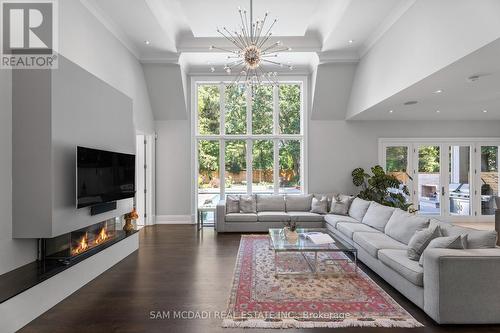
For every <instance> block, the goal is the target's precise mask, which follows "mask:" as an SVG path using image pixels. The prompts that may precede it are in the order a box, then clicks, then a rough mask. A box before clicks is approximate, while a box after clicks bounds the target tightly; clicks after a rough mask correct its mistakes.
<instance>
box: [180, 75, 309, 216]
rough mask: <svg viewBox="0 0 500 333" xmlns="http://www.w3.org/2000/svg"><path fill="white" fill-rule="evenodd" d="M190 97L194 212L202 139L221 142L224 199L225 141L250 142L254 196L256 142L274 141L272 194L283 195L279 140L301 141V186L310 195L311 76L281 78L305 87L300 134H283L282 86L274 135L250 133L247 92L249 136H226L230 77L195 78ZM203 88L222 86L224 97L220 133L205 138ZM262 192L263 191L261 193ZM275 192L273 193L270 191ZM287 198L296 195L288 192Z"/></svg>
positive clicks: (249, 186) (249, 176) (249, 164)
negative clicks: (201, 127) (201, 128)
mask: <svg viewBox="0 0 500 333" xmlns="http://www.w3.org/2000/svg"><path fill="white" fill-rule="evenodd" d="M190 79H191V85H190V89H191V91H190V97H191V120H192V121H191V152H192V154H191V156H192V161H191V168H192V175H193V178H192V189H193V191H192V193H194V196H193V198H192V205H193V207H194V208H195V209H194V213H195V214H196V210H197V209H198V206H199V203H198V195H199V189H198V169H199V165H198V143H199V141H200V140H214V141H218V142H219V155H220V156H219V175H220V180H221V185H222V186H221V187H220V191H219V194H220V197H221V198H225V195H226V191H225V186H224V184H223V182H224V180H225V142H226V141H228V140H245V142H246V164H247V168H246V171H247V175H246V176H247V179H246V181H247V188H246V193H248V194H252V192H253V191H252V183H253V149H252V148H253V142H254V141H255V140H271V141H272V142H273V157H274V158H273V159H274V163H273V192H272V194H285V193H283V192H280V186H279V185H280V184H279V141H280V140H298V141H299V142H300V144H301V149H300V151H301V156H300V186H301V193H307V190H308V188H307V187H308V179H307V178H308V177H307V174H308V173H307V169H308V167H307V151H306V147H307V114H308V112H307V107H308V105H307V103H306V101H307V100H308V99H307V98H308V97H307V96H308V77H307V76H306V75H299V76H291V75H286V76H285V75H283V76H282V77H281V78H280V79H279V83H280V84H298V85H300V87H301V94H300V107H301V108H300V113H301V117H300V118H301V119H300V134H279V113H280V112H279V111H280V110H279V87H274V88H273V133H272V134H253V133H252V134H248V133H251V132H252V125H253V124H252V121H253V119H252V105H251V103H250V102H251V93H250V92H249V91H247V92H246V101H247V113H246V122H247V123H246V128H247V133H246V134H226V131H225V129H226V128H225V119H226V114H225V88H226V86H227V85H228V84H230V83H231V78H230V77H227V76H226V77H221V76H191V77H190ZM202 85H219V87H220V88H219V92H220V93H219V95H220V121H219V125H220V127H219V134H210V135H204V134H199V118H198V98H197V97H198V87H199V86H202ZM258 193H262V192H258ZM266 193H271V192H266ZM287 195H293V194H290V193H287Z"/></svg>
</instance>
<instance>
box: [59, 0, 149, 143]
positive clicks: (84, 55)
mask: <svg viewBox="0 0 500 333" xmlns="http://www.w3.org/2000/svg"><path fill="white" fill-rule="evenodd" d="M59 12H60V15H59V48H60V53H61V54H62V55H63V56H65V57H66V58H67V59H69V60H71V61H72V62H74V63H76V64H77V65H79V66H80V67H83V68H84V69H85V70H87V71H88V72H90V73H92V74H94V75H95V76H97V77H98V78H100V79H101V80H103V81H104V82H106V83H108V84H109V85H111V86H113V87H114V88H116V89H118V90H119V91H121V92H123V93H124V94H125V95H127V96H129V97H130V98H132V100H133V108H134V123H135V128H136V131H138V132H141V133H147V134H150V133H152V132H153V129H154V124H153V113H152V111H151V106H150V103H149V97H148V92H147V88H146V82H145V79H144V72H143V70H142V66H141V64H140V63H139V62H138V60H137V59H136V58H135V57H134V55H133V54H132V53H130V51H129V50H128V49H127V48H126V47H125V46H123V44H121V42H120V41H119V40H118V39H117V38H116V37H115V36H114V35H112V34H111V33H110V32H109V30H107V29H106V28H105V27H104V25H102V24H101V22H100V21H99V20H97V19H96V18H95V16H93V15H92V14H91V13H90V12H89V11H88V10H87V8H86V7H85V6H84V5H82V3H81V2H80V1H79V0H64V1H59Z"/></svg>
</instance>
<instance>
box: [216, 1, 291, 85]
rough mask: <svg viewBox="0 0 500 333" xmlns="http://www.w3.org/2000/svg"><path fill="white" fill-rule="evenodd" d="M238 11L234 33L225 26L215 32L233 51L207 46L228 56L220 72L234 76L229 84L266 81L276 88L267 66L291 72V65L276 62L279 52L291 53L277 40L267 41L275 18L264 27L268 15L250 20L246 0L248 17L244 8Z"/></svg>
mask: <svg viewBox="0 0 500 333" xmlns="http://www.w3.org/2000/svg"><path fill="white" fill-rule="evenodd" d="M238 12H239V15H240V20H241V25H240V26H239V28H238V29H237V30H235V31H233V32H231V31H229V30H228V29H227V28H226V27H223V28H222V29H219V28H217V32H218V33H219V34H221V35H222V36H223V37H224V38H225V39H227V40H228V41H229V42H231V44H232V45H233V46H234V47H236V49H235V50H230V49H226V48H222V47H216V46H210V50H219V51H223V52H228V53H231V55H229V56H227V63H226V64H225V66H224V70H225V71H226V73H227V74H232V73H234V75H235V77H234V80H233V84H238V83H246V84H248V85H260V84H262V83H265V82H267V83H270V84H271V85H277V84H278V79H277V76H278V73H277V72H276V71H272V70H271V68H270V67H272V66H279V67H280V68H284V67H287V68H288V69H289V70H293V66H291V65H288V64H287V65H285V64H284V63H281V62H279V61H277V59H276V58H277V57H278V54H279V53H281V52H286V51H291V50H292V49H291V48H289V47H285V46H283V45H282V44H281V42H279V41H278V42H272V41H271V37H272V35H273V33H272V31H271V29H272V28H273V27H274V25H275V24H276V22H277V21H278V19H275V20H273V21H272V22H271V23H270V24H269V26H268V27H266V23H267V19H268V16H269V13H267V12H266V13H265V15H264V18H263V19H262V20H259V19H257V20H256V21H253V0H250V13H249V14H250V17H248V16H247V11H246V10H245V9H241V8H239V9H238ZM273 58H274V60H273ZM268 66H269V67H268ZM211 71H212V72H214V71H215V68H214V67H211Z"/></svg>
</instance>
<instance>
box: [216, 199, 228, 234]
mask: <svg viewBox="0 0 500 333" xmlns="http://www.w3.org/2000/svg"><path fill="white" fill-rule="evenodd" d="M225 225H226V200H220V201H219V203H218V204H217V208H216V209H215V231H216V232H224V229H225Z"/></svg>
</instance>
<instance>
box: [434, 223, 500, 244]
mask: <svg viewBox="0 0 500 333" xmlns="http://www.w3.org/2000/svg"><path fill="white" fill-rule="evenodd" d="M433 224H437V225H439V228H440V229H441V233H442V234H443V236H445V237H446V236H458V235H467V243H466V248H467V249H489V248H494V247H496V242H497V233H496V231H495V230H476V229H472V228H464V227H459V226H456V225H453V224H451V223H447V222H441V221H438V220H436V219H432V220H431V225H433Z"/></svg>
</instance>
